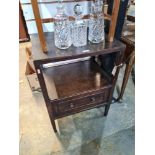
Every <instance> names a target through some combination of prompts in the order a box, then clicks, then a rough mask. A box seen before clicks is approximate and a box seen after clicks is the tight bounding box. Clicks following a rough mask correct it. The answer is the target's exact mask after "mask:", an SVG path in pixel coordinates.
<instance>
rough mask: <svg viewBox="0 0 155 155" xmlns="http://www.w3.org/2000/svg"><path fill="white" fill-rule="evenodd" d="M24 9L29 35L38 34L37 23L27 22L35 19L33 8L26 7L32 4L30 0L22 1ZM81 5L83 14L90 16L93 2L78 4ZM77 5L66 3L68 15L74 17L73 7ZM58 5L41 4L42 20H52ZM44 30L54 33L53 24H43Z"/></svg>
mask: <svg viewBox="0 0 155 155" xmlns="http://www.w3.org/2000/svg"><path fill="white" fill-rule="evenodd" d="M52 1H55V0H38V2H52ZM20 2H21V5H22V9H23V14H24V17H25V20H26V24H27V28H28V33H29V34H33V33H37V28H36V23H35V21H27V20H29V19H34V15H33V10H32V6H31V4H30V5H24V4H25V3H30V0H20ZM78 3H79V4H81V5H82V6H83V8H84V11H83V14H88V13H89V10H90V9H89V8H90V3H91V2H78ZM75 4H76V2H74V3H64V6H65V9H66V14H67V15H71V16H73V15H74V13H73V7H74V5H75ZM56 6H57V3H56V4H39V9H40V14H41V17H42V18H52V17H54V15H55V14H56ZM43 30H44V32H51V31H53V23H45V24H43Z"/></svg>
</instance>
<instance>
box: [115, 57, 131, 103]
mask: <svg viewBox="0 0 155 155" xmlns="http://www.w3.org/2000/svg"><path fill="white" fill-rule="evenodd" d="M133 64H134V57H133V58H132V59H131V60H130V62H129V63H128V64H127V65H126V68H125V73H124V78H123V83H122V87H121V92H120V94H119V97H118V98H117V101H121V100H122V98H123V95H124V91H125V88H126V85H127V82H128V79H129V76H130V73H131V70H132V66H133Z"/></svg>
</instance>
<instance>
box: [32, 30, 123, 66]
mask: <svg viewBox="0 0 155 155" xmlns="http://www.w3.org/2000/svg"><path fill="white" fill-rule="evenodd" d="M44 34H45V39H46V40H47V46H48V52H47V53H43V52H42V49H41V47H40V41H39V37H38V34H32V35H31V42H32V45H33V46H32V56H33V60H34V61H36V60H37V61H40V62H41V63H49V62H56V61H63V60H69V59H76V58H82V57H87V56H94V55H100V54H102V55H104V54H110V53H113V52H118V51H119V50H120V49H124V48H125V45H124V44H123V43H121V42H120V41H118V40H115V39H114V41H113V42H108V41H107V38H106V41H105V42H101V43H99V44H92V43H90V42H88V43H87V45H86V46H83V47H79V48H76V47H74V46H71V47H70V48H68V49H66V50H61V49H58V48H57V47H56V46H55V45H54V35H53V33H52V32H47V33H44Z"/></svg>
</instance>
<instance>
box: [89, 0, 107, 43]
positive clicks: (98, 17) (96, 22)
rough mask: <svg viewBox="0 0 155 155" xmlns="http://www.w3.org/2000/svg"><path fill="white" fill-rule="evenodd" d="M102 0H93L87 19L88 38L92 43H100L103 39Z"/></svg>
mask: <svg viewBox="0 0 155 155" xmlns="http://www.w3.org/2000/svg"><path fill="white" fill-rule="evenodd" d="M102 6H103V1H102V0H95V2H94V4H93V7H92V13H91V15H90V19H89V34H88V39H89V40H90V41H91V42H92V43H100V42H101V41H103V40H104V39H105V35H104V16H103V13H102Z"/></svg>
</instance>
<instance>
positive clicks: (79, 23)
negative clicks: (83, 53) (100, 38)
mask: <svg viewBox="0 0 155 155" xmlns="http://www.w3.org/2000/svg"><path fill="white" fill-rule="evenodd" d="M82 10H83V8H82V6H81V5H79V4H76V5H75V7H74V13H75V22H74V23H73V27H72V38H73V45H74V46H75V47H80V46H85V45H86V44H87V24H86V21H84V20H83V19H82Z"/></svg>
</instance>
